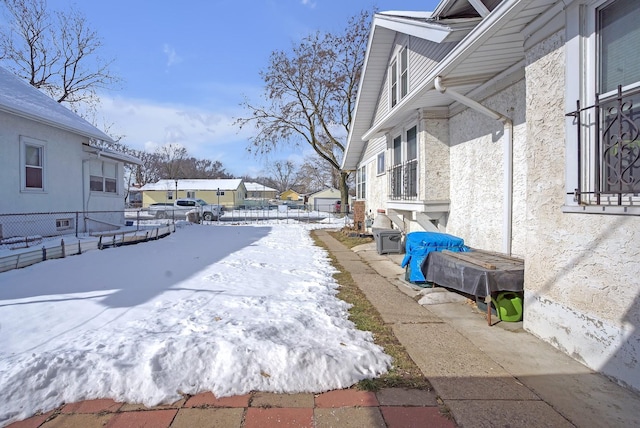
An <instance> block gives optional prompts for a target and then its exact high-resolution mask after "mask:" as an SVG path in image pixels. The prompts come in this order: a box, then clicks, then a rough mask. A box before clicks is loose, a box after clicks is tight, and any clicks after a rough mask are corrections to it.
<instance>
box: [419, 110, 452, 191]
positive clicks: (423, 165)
mask: <svg viewBox="0 0 640 428" xmlns="http://www.w3.org/2000/svg"><path fill="white" fill-rule="evenodd" d="M419 156H420V158H419V159H420V162H419V164H418V168H420V173H419V174H418V180H419V189H420V190H419V194H418V198H419V199H421V200H425V201H444V200H448V199H449V183H450V179H449V178H450V172H449V120H448V119H446V118H430V117H427V118H423V119H422V121H421V129H420V146H419Z"/></svg>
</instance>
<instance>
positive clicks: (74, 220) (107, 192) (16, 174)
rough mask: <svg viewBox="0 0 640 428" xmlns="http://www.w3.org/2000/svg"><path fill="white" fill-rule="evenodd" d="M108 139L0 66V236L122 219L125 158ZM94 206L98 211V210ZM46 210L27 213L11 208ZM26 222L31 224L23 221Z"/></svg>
mask: <svg viewBox="0 0 640 428" xmlns="http://www.w3.org/2000/svg"><path fill="white" fill-rule="evenodd" d="M95 141H106V142H112V140H111V138H110V137H109V136H108V135H106V134H105V133H103V132H102V131H100V130H99V129H97V128H96V127H94V126H93V125H91V124H90V123H88V122H87V121H85V120H84V119H82V118H81V117H80V116H78V115H76V114H75V113H73V112H72V111H70V110H68V109H67V108H65V107H64V106H62V105H60V104H59V103H57V102H55V101H54V100H53V99H51V98H49V97H48V96H47V95H45V94H44V93H42V92H40V91H39V90H38V89H36V88H34V87H33V86H31V85H29V84H28V83H26V82H24V81H22V80H21V79H19V78H18V77H16V76H14V75H13V74H12V73H10V72H9V71H8V70H5V69H3V68H0V183H2V186H1V187H0V201H1V202H0V237H4V238H7V237H14V236H22V235H25V234H38V235H42V236H51V235H58V234H67V233H73V232H74V231H79V232H84V231H101V230H111V229H115V228H117V227H119V226H120V225H124V204H125V193H126V192H125V189H124V185H123V183H124V179H123V175H124V163H125V162H128V163H136V164H139V163H140V161H139V160H138V159H135V158H133V157H130V156H127V155H124V154H121V153H115V152H112V151H108V150H103V149H100V148H97V147H95V146H94V145H92V143H93V142H95ZM98 211H99V212H98ZM21 213H48V214H47V215H45V216H42V215H41V216H39V217H38V220H37V222H36V221H35V220H34V218H33V217H31V218H29V217H26V216H24V215H20V216H16V215H9V214H21ZM28 223H32V224H28Z"/></svg>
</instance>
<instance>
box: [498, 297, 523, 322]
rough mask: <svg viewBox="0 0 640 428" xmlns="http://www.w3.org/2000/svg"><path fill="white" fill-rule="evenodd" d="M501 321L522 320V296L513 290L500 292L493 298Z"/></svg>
mask: <svg viewBox="0 0 640 428" xmlns="http://www.w3.org/2000/svg"><path fill="white" fill-rule="evenodd" d="M491 300H492V301H493V304H494V306H495V307H496V311H497V312H498V317H499V318H500V320H501V321H506V322H518V321H521V320H522V297H520V295H518V293H513V292H511V291H507V292H503V293H499V294H498V296H497V297H496V298H495V299H493V298H492V299H491Z"/></svg>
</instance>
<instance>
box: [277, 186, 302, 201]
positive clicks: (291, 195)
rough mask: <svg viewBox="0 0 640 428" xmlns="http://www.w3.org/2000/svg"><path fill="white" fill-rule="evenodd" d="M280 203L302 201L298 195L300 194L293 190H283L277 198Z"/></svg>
mask: <svg viewBox="0 0 640 428" xmlns="http://www.w3.org/2000/svg"><path fill="white" fill-rule="evenodd" d="M278 199H280V200H281V201H294V202H295V201H301V200H302V195H300V193H298V192H296V191H295V190H293V189H289V190H285V191H284V192H282V193H281V194H280V197H279V198H278Z"/></svg>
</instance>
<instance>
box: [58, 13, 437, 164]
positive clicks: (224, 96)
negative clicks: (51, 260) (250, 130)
mask: <svg viewBox="0 0 640 428" xmlns="http://www.w3.org/2000/svg"><path fill="white" fill-rule="evenodd" d="M437 3H438V1H436V0H422V1H418V0H217V1H215V0H185V1H182V2H177V1H175V0H110V1H90V2H89V1H82V2H78V1H73V0H48V5H49V8H50V9H63V8H65V7H69V5H72V4H75V5H76V7H77V8H78V9H79V10H80V11H81V12H82V13H83V14H84V15H85V16H86V18H87V20H88V22H89V24H90V26H91V27H92V28H93V29H95V30H96V31H97V33H98V34H99V36H100V37H101V38H102V41H103V44H104V48H103V52H102V53H103V55H105V56H106V57H111V58H114V59H115V63H114V65H113V66H112V71H113V72H114V74H117V75H118V76H119V77H121V78H122V79H123V83H122V87H121V88H119V89H117V90H113V91H109V92H108V93H103V94H102V95H101V98H102V101H103V104H102V109H101V113H102V114H101V116H102V117H100V116H99V117H98V118H97V120H98V125H99V126H101V127H102V126H104V125H107V126H109V132H110V133H111V134H112V135H116V136H124V138H123V140H122V142H124V143H125V144H127V145H128V146H130V147H132V148H136V149H147V150H149V151H153V150H154V149H155V147H157V146H160V145H163V144H166V143H180V144H182V145H184V146H185V147H186V148H187V149H188V150H189V152H190V154H191V155H192V156H196V157H198V158H207V159H212V160H219V161H220V162H222V164H223V165H224V166H225V167H226V169H227V171H229V172H230V173H232V174H234V175H235V176H240V175H243V174H249V175H259V174H260V172H261V171H263V170H264V162H263V161H262V160H260V159H256V158H254V157H252V156H250V155H248V154H247V153H246V147H247V144H248V137H249V136H250V135H249V134H247V132H246V131H243V132H242V133H239V132H238V129H237V127H235V126H233V125H232V122H233V119H234V118H237V117H240V116H244V115H246V112H245V111H243V110H241V107H240V106H239V104H240V103H241V102H242V100H243V99H244V97H245V96H247V97H249V98H251V99H256V98H257V97H258V96H259V94H260V93H261V91H262V81H261V79H260V76H259V72H260V70H264V69H265V68H266V66H267V64H268V60H269V55H270V53H271V52H272V51H274V50H277V49H288V48H289V47H290V46H291V43H292V42H294V41H296V40H299V39H301V38H302V37H304V36H306V35H308V34H310V33H312V32H314V31H316V30H320V31H340V30H341V29H343V28H344V27H345V26H346V24H347V21H348V18H349V17H351V16H353V15H356V14H357V13H358V12H360V11H361V10H373V9H374V8H377V9H378V10H379V11H386V10H433V9H434V8H435V6H436V5H437ZM288 156H294V160H295V157H297V158H298V159H301V158H302V157H303V153H287V152H283V153H281V154H279V155H276V158H280V159H284V158H287V157H288Z"/></svg>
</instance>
